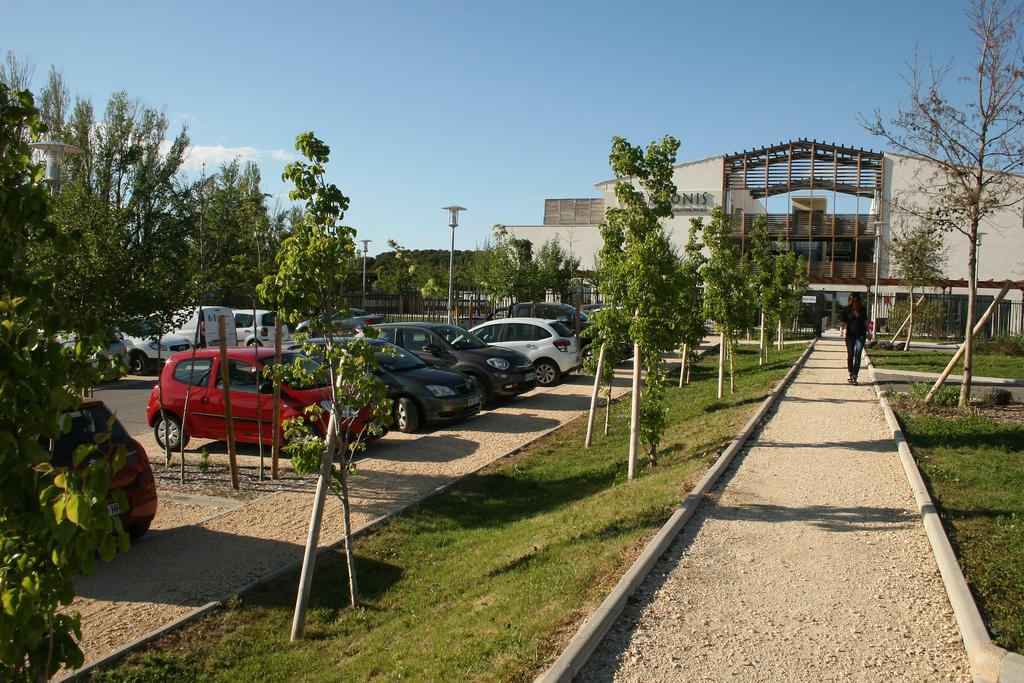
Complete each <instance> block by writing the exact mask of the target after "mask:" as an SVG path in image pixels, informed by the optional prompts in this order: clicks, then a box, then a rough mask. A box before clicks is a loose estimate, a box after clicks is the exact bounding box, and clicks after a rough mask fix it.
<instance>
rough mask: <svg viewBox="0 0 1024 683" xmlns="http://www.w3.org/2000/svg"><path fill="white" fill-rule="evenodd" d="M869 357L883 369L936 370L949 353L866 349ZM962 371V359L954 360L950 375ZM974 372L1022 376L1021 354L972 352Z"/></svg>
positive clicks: (1022, 377) (941, 369) (947, 361)
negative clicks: (955, 361) (954, 363)
mask: <svg viewBox="0 0 1024 683" xmlns="http://www.w3.org/2000/svg"><path fill="white" fill-rule="evenodd" d="M868 353H869V354H870V356H871V361H872V362H873V363H874V364H875V366H876V367H878V368H883V369H885V370H914V371H918V372H934V373H940V372H942V371H943V369H945V367H946V364H947V363H949V359H950V358H952V357H953V356H952V354H949V353H943V352H942V351H884V350H882V349H869V350H868ZM962 371H963V360H961V361H960V362H959V363H957V366H956V368H954V370H953V374H954V375H958V374H960V373H961V372H962ZM974 374H975V375H977V376H979V377H1009V378H1012V379H1024V356H1005V355H997V354H980V353H976V354H974Z"/></svg>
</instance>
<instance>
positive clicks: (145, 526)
mask: <svg viewBox="0 0 1024 683" xmlns="http://www.w3.org/2000/svg"><path fill="white" fill-rule="evenodd" d="M152 523H153V518H152V517H151V518H149V519H144V520H142V521H141V522H135V524H132V525H131V526H130V527H128V529H127V531H128V537H129V538H130V539H132V541H137V540H139V539H140V538H142V537H143V535H145V533H146V532H147V531H149V525H150V524H152Z"/></svg>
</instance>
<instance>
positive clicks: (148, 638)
mask: <svg viewBox="0 0 1024 683" xmlns="http://www.w3.org/2000/svg"><path fill="white" fill-rule="evenodd" d="M805 355H806V354H805ZM627 389H628V387H627ZM628 394H629V391H628V390H627V391H625V392H624V393H623V394H620V395H619V396H617V397H616V398H614V399H612V400H613V401H618V400H619V399H620V398H621V397H622V396H623V395H628ZM587 413H588V411H582V412H581V413H580V414H579V415H577V416H576V417H574V418H572V419H571V420H568V421H566V422H564V423H562V424H559V425H555V426H554V427H551V428H550V429H546V430H544V431H543V432H541V433H540V434H537V435H535V436H533V437H531V438H530V439H528V440H527V441H524V442H523V443H521V444H519V445H518V446H515V447H514V448H511V449H509V450H508V451H506V452H504V453H502V454H501V455H498V456H496V457H495V458H493V459H492V460H490V461H488V462H486V463H484V464H482V465H480V466H479V467H477V468H476V469H474V470H472V471H470V472H466V473H465V474H462V475H460V476H459V477H457V478H455V479H452V480H450V481H447V482H445V483H443V484H440V485H438V486H436V487H434V488H433V489H431V490H430V491H427V492H426V493H424V494H423V495H421V496H418V497H416V498H414V499H413V500H410V501H408V502H406V503H403V504H402V505H400V506H398V507H396V508H394V509H393V510H391V511H389V512H387V513H385V514H383V515H381V516H379V517H375V518H374V519H371V520H370V521H369V522H367V523H366V524H364V525H363V526H362V527H360V528H358V529H356V530H355V531H353V532H352V538H354V539H355V538H359V537H361V536H364V535H366V534H367V533H369V532H370V531H372V530H373V529H375V528H376V527H378V526H380V525H381V524H383V523H384V522H385V521H386V520H388V519H389V518H391V517H394V516H396V515H399V514H401V513H403V512H405V511H406V510H408V509H410V508H412V507H415V506H417V505H419V504H420V503H422V502H423V501H425V500H427V499H428V498H431V497H433V496H436V495H437V494H439V493H441V492H443V491H446V490H448V489H450V488H452V487H453V486H455V485H456V484H458V483H460V482H461V481H463V480H464V479H467V478H469V477H472V476H474V475H476V474H477V473H479V472H480V471H481V470H483V469H485V468H487V467H490V466H491V465H493V464H494V463H496V462H499V461H501V460H504V459H506V458H509V457H512V456H513V455H515V454H516V453H518V452H520V451H521V450H523V449H524V448H526V447H528V446H530V445H532V444H534V443H536V442H537V441H540V440H541V439H543V438H545V437H546V436H548V435H550V434H552V433H554V432H556V431H558V430H559V429H562V428H563V427H568V426H569V425H571V424H573V423H575V422H578V421H579V420H581V419H583V418H585V417H586V416H587ZM282 493H286V492H285V491H276V492H274V493H272V494H270V495H269V496H261V497H260V498H254V499H252V500H249V501H246V502H245V504H244V505H242V506H241V507H247V506H248V505H251V504H252V503H254V502H256V501H258V500H264V499H266V498H270V497H273V496H279V495H281V494H282ZM241 507H240V508H236V509H235V510H226V511H224V512H219V513H216V514H213V515H211V516H209V517H207V518H205V519H203V520H201V521H200V522H197V524H202V523H205V522H208V521H211V520H213V519H216V518H218V517H221V516H224V515H227V514H230V513H233V512H237V510H238V509H241ZM344 545H345V539H344V538H340V539H338V540H337V541H335V542H333V543H329V544H327V545H323V546H319V547H317V550H316V559H317V561H319V560H320V556H321V555H323V554H324V553H328V552H331V551H333V550H336V549H337V548H343V547H344ZM301 567H302V558H297V559H295V560H292V561H291V562H288V563H287V564H284V565H282V566H280V567H278V568H277V569H272V570H270V571H269V572H267V573H265V574H263V575H261V576H259V577H257V578H255V579H253V580H252V581H250V582H249V583H247V584H244V585H243V586H241V587H240V588H236V589H233V590H231V591H229V592H227V593H224V594H222V595H220V596H219V597H217V598H214V599H213V600H211V601H210V602H207V603H206V604H204V605H201V606H199V607H197V608H195V609H194V610H192V611H191V612H186V613H185V614H182V615H181V616H179V617H178V618H176V619H174V620H173V621H170V622H168V623H166V624H164V625H162V626H159V627H157V628H156V629H154V630H153V631H150V632H149V633H147V634H145V635H143V636H140V637H139V638H136V639H135V640H133V641H131V642H130V643H127V644H126V645H122V646H121V647H119V648H117V649H116V650H114V651H112V652H108V653H107V654H105V655H103V656H102V657H100V658H98V659H94V660H92V661H90V662H86V663H85V664H83V665H82V667H81V668H79V669H75V670H73V671H69V672H67V673H64V674H63V675H61V676H60V677H59V678H55V679H53V681H54V683H65V682H67V681H80V680H86V679H87V678H88V676H89V675H90V674H92V673H93V672H94V671H95V670H97V669H100V668H103V667H107V666H110V665H112V664H115V663H117V662H118V661H120V660H121V659H123V658H124V657H126V656H128V655H129V654H131V653H132V652H133V651H135V650H137V649H139V648H141V647H142V646H144V645H147V644H148V643H151V642H152V641H154V640H157V639H159V638H161V637H163V636H165V635H167V634H168V633H170V632H171V631H174V630H175V629H178V628H180V627H181V626H184V625H186V624H188V623H190V622H192V621H195V620H197V619H199V618H200V617H203V616H205V615H207V614H209V613H210V612H212V611H214V610H216V609H219V608H222V607H224V606H226V605H227V604H228V603H229V602H230V601H231V600H233V599H234V598H237V597H239V596H242V595H245V594H247V593H251V592H252V591H253V590H255V589H256V588H259V587H260V586H262V585H263V584H265V583H269V582H271V581H273V580H275V579H277V578H280V577H281V576H283V575H285V574H287V573H288V572H291V571H296V570H298V569H301Z"/></svg>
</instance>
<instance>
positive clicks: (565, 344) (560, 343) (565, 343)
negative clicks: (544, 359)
mask: <svg viewBox="0 0 1024 683" xmlns="http://www.w3.org/2000/svg"><path fill="white" fill-rule="evenodd" d="M570 343H571V342H570V341H569V340H568V339H556V340H555V341H554V344H555V348H556V349H558V350H559V351H568V350H569V344H570Z"/></svg>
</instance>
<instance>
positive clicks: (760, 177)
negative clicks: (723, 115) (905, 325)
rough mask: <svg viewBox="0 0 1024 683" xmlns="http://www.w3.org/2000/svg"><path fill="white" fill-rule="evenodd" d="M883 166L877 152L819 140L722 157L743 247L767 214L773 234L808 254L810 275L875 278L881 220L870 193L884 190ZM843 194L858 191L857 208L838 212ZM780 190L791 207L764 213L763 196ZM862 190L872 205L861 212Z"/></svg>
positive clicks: (839, 280) (851, 280) (828, 279)
mask: <svg viewBox="0 0 1024 683" xmlns="http://www.w3.org/2000/svg"><path fill="white" fill-rule="evenodd" d="M884 171H885V164H884V156H883V155H882V153H880V152H874V151H871V150H864V149H857V148H854V147H845V146H843V145H836V144H828V143H825V142H818V141H817V140H795V141H789V142H784V143H780V144H777V145H771V146H769V147H762V148H760V149H754V150H749V151H748V150H743V151H742V152H737V153H735V154H730V155H727V156H726V157H724V164H723V174H724V177H723V179H722V180H723V182H722V186H723V188H724V189H725V197H724V208H725V210H726V212H727V213H729V214H730V216H731V218H732V219H733V222H734V225H735V226H736V230H737V233H738V234H737V239H738V241H739V242H740V244H741V246H742V247H743V248H744V249H746V248H747V244H746V242H747V237H746V236H747V234H748V233H749V232H750V230H751V229H752V226H753V221H754V218H755V217H756V216H757V215H758V214H766V217H767V220H768V231H769V233H771V235H772V237H773V238H774V239H776V240H779V241H783V242H785V243H786V248H787V249H790V250H793V251H796V252H798V253H800V254H801V255H803V256H804V258H806V259H807V275H808V278H809V280H810V281H811V282H812V283H816V284H826V283H831V284H867V283H868V281H870V280H873V278H874V272H875V264H874V257H875V239H876V238H875V232H876V230H877V227H878V221H879V216H878V214H877V213H873V212H874V211H876V210H877V204H878V202H874V201H872V200H874V199H876V198H879V197H881V196H882V191H883V187H884V180H885V177H884V175H885V174H884ZM840 194H841V195H845V196H852V197H855V198H857V199H858V202H857V210H856V211H855V212H854V213H837V212H836V205H837V203H838V202H837V201H836V197H837V195H840ZM778 195H788V197H789V199H788V200H787V212H786V213H767V210H766V208H765V207H766V206H767V204H766V200H767V199H768V198H769V197H774V196H778ZM830 195H831V197H832V210H831V212H830V211H828V210H826V209H827V207H828V197H829V196H830ZM864 198H866V199H868V200H869V202H871V208H869V209H868V211H867V212H864V213H862V212H861V211H860V208H859V207H860V200H862V199H864Z"/></svg>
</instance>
